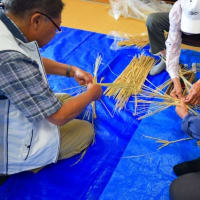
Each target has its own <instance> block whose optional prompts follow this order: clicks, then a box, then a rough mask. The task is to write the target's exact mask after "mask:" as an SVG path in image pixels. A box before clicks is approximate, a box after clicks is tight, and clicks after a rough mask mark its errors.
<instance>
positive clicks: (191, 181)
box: [170, 172, 200, 200]
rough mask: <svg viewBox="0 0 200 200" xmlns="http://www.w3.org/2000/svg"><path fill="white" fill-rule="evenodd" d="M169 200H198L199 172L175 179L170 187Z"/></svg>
mask: <svg viewBox="0 0 200 200" xmlns="http://www.w3.org/2000/svg"><path fill="white" fill-rule="evenodd" d="M170 199H171V200H200V172H196V173H189V174H185V175H182V176H180V177H178V178H177V179H175V180H174V181H173V182H172V183H171V186H170Z"/></svg>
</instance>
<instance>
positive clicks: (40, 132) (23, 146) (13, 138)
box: [0, 21, 60, 174]
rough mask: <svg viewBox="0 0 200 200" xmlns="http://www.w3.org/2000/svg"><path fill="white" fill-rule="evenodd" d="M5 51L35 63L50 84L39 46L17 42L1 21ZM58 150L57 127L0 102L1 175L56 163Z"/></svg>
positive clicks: (1, 48)
mask: <svg viewBox="0 0 200 200" xmlns="http://www.w3.org/2000/svg"><path fill="white" fill-rule="evenodd" d="M4 50H14V51H18V52H20V53H22V54H24V55H26V56H28V57H30V58H31V59H33V60H35V61H36V62H37V63H38V65H39V69H40V71H41V73H42V75H43V79H44V80H45V82H46V83H47V80H46V74H45V71H44V68H43V65H42V62H41V58H40V53H39V49H38V46H37V43H36V42H29V43H23V42H22V41H21V40H18V39H16V38H15V37H14V36H13V35H12V33H11V32H10V31H9V30H8V28H7V27H6V26H5V24H4V23H3V22H2V21H0V52H1V51H4ZM0 67H1V66H0ZM19 67H20V66H19ZM47 84H48V83H47ZM59 148H60V137H59V131H58V128H57V126H55V125H54V124H52V123H50V122H48V121H47V120H46V119H43V120H41V121H39V122H35V123H31V122H29V121H28V120H27V118H26V117H25V116H24V115H23V113H22V112H20V111H19V110H18V109H17V108H16V107H15V105H14V104H12V103H11V102H10V101H9V99H0V174H14V173H18V172H21V171H25V170H31V169H34V168H38V167H41V166H45V165H47V164H50V163H53V162H56V161H57V157H58V154H59Z"/></svg>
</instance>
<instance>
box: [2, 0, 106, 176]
mask: <svg viewBox="0 0 200 200" xmlns="http://www.w3.org/2000/svg"><path fill="white" fill-rule="evenodd" d="M63 6H64V4H63V3H62V0H34V1H33V0H2V2H1V3H0V7H1V8H0V30H1V31H0V128H1V129H0V130H1V131H0V175H6V174H14V173H18V172H21V171H26V170H32V169H36V168H40V167H43V166H45V165H47V164H50V163H54V162H56V161H57V160H58V159H64V158H68V157H71V156H73V155H75V154H77V153H80V152H82V151H84V150H85V149H86V148H87V147H88V146H89V144H90V143H91V141H92V139H93V136H94V133H93V128H92V126H91V124H89V123H88V122H86V121H83V120H76V119H74V118H75V117H76V116H77V115H78V114H79V113H80V112H81V111H82V110H83V109H84V108H85V107H86V106H87V105H88V104H89V103H91V102H92V101H95V100H97V99H99V98H100V97H101V95H102V90H101V87H100V86H98V85H96V84H93V83H92V82H93V77H92V76H91V75H90V74H89V73H87V72H85V71H83V70H81V69H79V68H77V67H75V66H68V65H66V64H62V63H58V62H55V61H52V60H49V59H46V58H43V59H42V60H41V58H40V54H39V53H38V52H39V51H38V46H39V47H42V46H44V45H45V44H47V43H48V42H49V41H50V40H51V39H52V38H53V37H54V35H55V33H56V32H57V31H59V32H60V31H61V28H60V24H61V12H62V9H63ZM45 72H46V73H48V74H57V75H61V76H68V77H74V78H75V79H76V80H77V81H78V82H79V84H82V85H86V86H87V91H86V92H84V93H82V94H80V95H78V96H76V97H71V98H68V100H67V101H65V102H62V101H60V100H59V99H58V97H57V96H55V94H54V93H53V92H52V91H51V90H50V88H49V86H48V83H47V80H46V75H45ZM62 99H66V98H65V96H62ZM57 126H59V127H57Z"/></svg>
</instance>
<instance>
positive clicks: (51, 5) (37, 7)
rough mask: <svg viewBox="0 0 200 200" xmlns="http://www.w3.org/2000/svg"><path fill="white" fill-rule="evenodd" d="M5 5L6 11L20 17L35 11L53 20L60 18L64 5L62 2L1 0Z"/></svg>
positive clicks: (55, 0)
mask: <svg viewBox="0 0 200 200" xmlns="http://www.w3.org/2000/svg"><path fill="white" fill-rule="evenodd" d="M1 1H2V3H3V4H4V9H5V11H8V12H11V13H13V14H14V15H16V16H18V17H24V16H25V15H26V14H29V13H30V14H31V12H33V11H40V12H43V13H45V14H47V15H49V16H50V17H52V18H57V17H59V16H60V14H61V12H62V9H63V7H64V3H63V2H62V0H0V2H1Z"/></svg>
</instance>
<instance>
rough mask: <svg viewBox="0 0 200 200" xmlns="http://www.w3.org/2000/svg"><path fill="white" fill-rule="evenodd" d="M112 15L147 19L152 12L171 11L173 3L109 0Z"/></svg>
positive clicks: (157, 0)
mask: <svg viewBox="0 0 200 200" xmlns="http://www.w3.org/2000/svg"><path fill="white" fill-rule="evenodd" d="M109 1H110V5H111V9H110V11H109V13H110V15H111V16H113V17H114V18H115V19H116V20H117V19H119V17H120V16H123V17H131V18H137V19H142V20H146V18H147V16H148V15H149V14H150V13H155V12H169V11H170V9H171V7H172V5H171V4H167V3H166V2H164V1H161V0H109Z"/></svg>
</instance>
